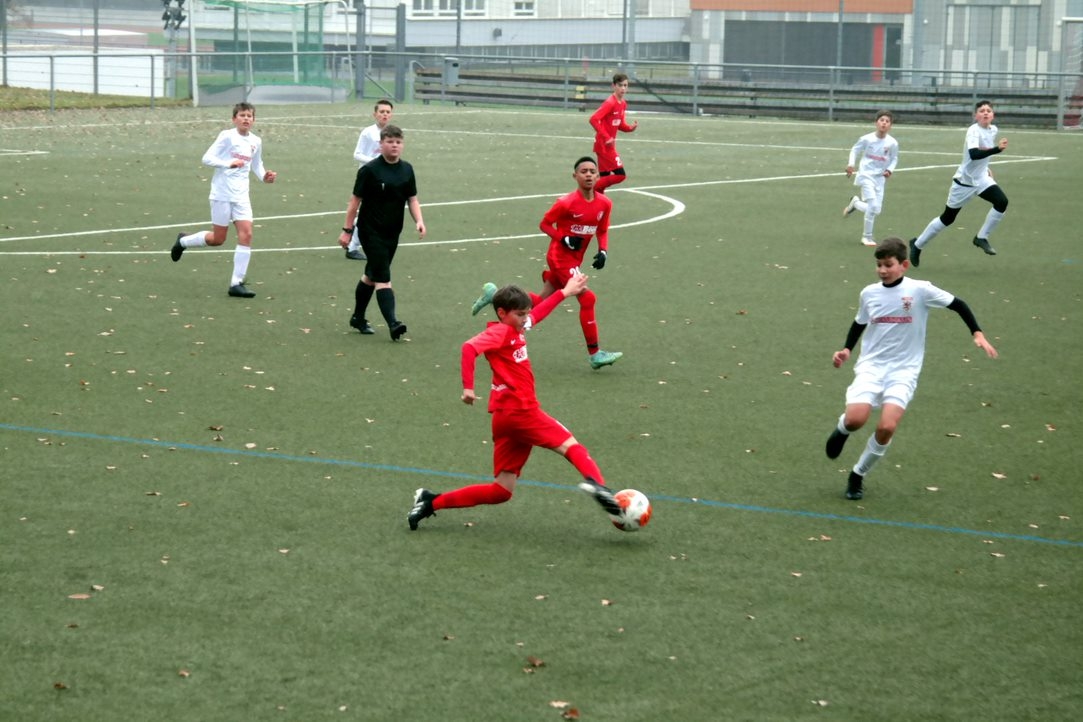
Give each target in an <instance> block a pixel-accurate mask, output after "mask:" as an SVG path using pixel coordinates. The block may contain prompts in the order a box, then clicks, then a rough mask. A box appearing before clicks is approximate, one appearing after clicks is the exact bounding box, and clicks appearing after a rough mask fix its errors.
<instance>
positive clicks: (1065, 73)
mask: <svg viewBox="0 0 1083 722" xmlns="http://www.w3.org/2000/svg"><path fill="white" fill-rule="evenodd" d="M1060 50H1061V68H1060V70H1061V73H1062V75H1061V78H1060V94H1059V102H1058V104H1057V127H1058V128H1061V129H1062V130H1063V129H1071V130H1079V129H1080V116H1083V18H1062V19H1061V44H1060Z"/></svg>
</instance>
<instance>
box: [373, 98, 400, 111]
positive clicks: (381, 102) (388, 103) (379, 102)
mask: <svg viewBox="0 0 1083 722" xmlns="http://www.w3.org/2000/svg"><path fill="white" fill-rule="evenodd" d="M381 105H386V106H387V107H388V108H391V109H392V110H394V108H395V104H394V103H392V102H391V101H390V100H388V99H387V98H381V99H380V100H377V101H376V105H374V106H372V109H373V110H379V109H380V106H381Z"/></svg>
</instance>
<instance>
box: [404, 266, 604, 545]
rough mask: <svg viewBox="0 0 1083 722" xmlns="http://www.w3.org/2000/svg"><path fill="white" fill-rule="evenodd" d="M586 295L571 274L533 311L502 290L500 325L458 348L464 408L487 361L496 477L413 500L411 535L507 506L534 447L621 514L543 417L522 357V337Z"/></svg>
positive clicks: (519, 296)
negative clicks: (483, 508) (436, 521)
mask: <svg viewBox="0 0 1083 722" xmlns="http://www.w3.org/2000/svg"><path fill="white" fill-rule="evenodd" d="M586 289H587V277H586V276H584V275H583V274H581V273H577V274H575V276H574V277H573V278H571V279H570V280H569V281H568V283H567V284H565V285H564V287H563V288H560V289H558V290H557V292H556V293H554V294H553V295H551V296H549V297H548V298H546V299H545V300H544V301H542V302H541V303H540V304H538V305H537V306H534V305H533V303H532V301H531V298H532V296H531V294H529V293H527V292H526V291H524V290H523V289H521V288H519V287H518V286H504V287H503V288H501V289H499V290H497V291H496V293H495V294H494V295H493V298H492V303H493V306H494V308H495V309H496V316H497V318H498V319H499V321H490V322H489V324H488V325H487V326H486V328H485V330H484V331H482V332H481V333H479V334H477V335H476V336H474V337H473V338H471V339H469V340H468V341H466V342H465V343H464V344H463V346H462V356H461V373H462V384H463V392H462V397H461V399H462V402H463V403H464V404H468V405H473V404H474V402H475V401H477V399H478V397H477V394H476V393H475V392H474V364H475V360H476V359H477V357H478V356H479V355H481V354H485V359H486V360H487V361H488V362H489V366H490V367H491V368H492V372H493V381H492V386H491V391H490V393H489V413H490V414H492V429H493V475H494V480H493V481H492V483H488V484H472V485H470V486H464V487H462V488H460V489H455V490H454V491H448V492H444V493H442V494H439V493H436V492H433V491H430V490H428V489H418V490H417V491H416V492H415V493H414V505H413V507H412V508H411V509H410V512H409V514H407V515H406V521H407V522H408V523H409V525H410V529H417V525H418V522H420V521H421V520H422V519H426V518H428V517H430V516H432V515H433V514H434V513H436V512H437V511H439V510H441V509H459V508H464V507H471V506H478V505H481V504H502V503H504V502H506V501H508V500H509V499H511V496H512V494H513V493H514V492H515V484H516V482H517V481H518V480H519V476H520V475H521V474H522V471H523V466H525V465H526V462H527V459H528V458H529V457H530V452H531V451H532V450H533V448H534V447H535V446H539V447H541V448H544V449H551V450H552V451H555V452H557V453H558V454H560V455H561V456H563V457H564V458H566V459H567V460H568V461H569V462H571V464H572V465H573V466H574V467H575V468H576V470H577V471H579V473H580V474H582V475H583V481H582V482H580V484H579V488H580V489H582V490H583V491H585V492H586V493H588V494H590V495H591V496H593V497H594V499H595V500H596V501H597V502H598V503H599V504H600V505H601V506H602V508H603V509H604V510H605V511H606V512H607V513H609V514H619V512H620V507H619V506H618V505H617V501H616V499H614V498H613V494H612V493H611V492H610V491H609V489H607V488H606V487H605V480H604V479H603V478H602V471H601V469H599V468H598V465H597V464H596V463H595V462H594V459H592V458H591V456H590V453H589V452H588V451H587V449H586V447H584V446H583V445H582V444H580V443H579V442H578V441H577V440H576V438H575V436H573V435H572V433H571V432H570V431H568V429H567V428H566V427H565V426H564V425H563V424H561V423H560V422H559V421H557V420H556V419H554V418H553V417H552V416H550V415H549V414H547V413H545V412H544V411H542V408H541V405H540V404H539V403H538V397H537V395H536V393H535V391H534V372H533V370H532V369H531V367H530V358H529V356H528V354H527V349H526V336H525V334H526V332H527V331H529V330H531V329H532V328H534V327H535V326H537V325H538V324H539V323H541V322H542V321H543V320H544V319H545V317H546V316H548V315H549V314H550V313H551V312H552V311H553V309H555V308H556V307H557V306H558V305H559V304H560V302H561V301H563V300H564V299H565V298H566V297H568V296H576V295H579V294H581V293H583V292H584V291H586Z"/></svg>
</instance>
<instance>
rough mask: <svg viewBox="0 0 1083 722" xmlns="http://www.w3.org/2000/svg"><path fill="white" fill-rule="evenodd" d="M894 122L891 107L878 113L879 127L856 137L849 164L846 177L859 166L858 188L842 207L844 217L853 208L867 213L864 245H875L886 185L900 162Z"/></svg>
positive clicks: (851, 211) (863, 238)
mask: <svg viewBox="0 0 1083 722" xmlns="http://www.w3.org/2000/svg"><path fill="white" fill-rule="evenodd" d="M894 123H895V116H894V115H892V113H891V111H890V110H881V111H880V112H879V113H877V114H876V130H874V131H873V132H872V133H866V134H865V135H863V136H861V137H860V138H858V139H857V142H856V143H854V147H853V148H851V149H850V159H849V160H848V161H847V163H846V177H847V178H851V177H854V171H855V167H856V171H857V176H856V177H854V185H855V186H857V187H858V192H857V195H856V196H854V197H852V198H851V199H850V202H849V203H848V204H847V205H846V207H845V208H843V209H842V217H843V218H845V217H846V216H848V215H850V214H851V213H853V212H854V211H861V212H862V213H864V214H865V227H864V230H863V231H862V233H861V243H862V245H865V246H875V245H876V241H874V240H873V235H872V229H873V225H874V224H875V223H876V216H878V215H880V211H882V210H883V208H884V186H885V185H886V183H887V179H888V178H890V177H891V174H892V173H894V172H895V165H896V164H897V163H898V162H899V142H898V141H897V140H895V139H894V138H893V137H891V135H890V134H889V131H890V130H891V126H892V125H893V124H894Z"/></svg>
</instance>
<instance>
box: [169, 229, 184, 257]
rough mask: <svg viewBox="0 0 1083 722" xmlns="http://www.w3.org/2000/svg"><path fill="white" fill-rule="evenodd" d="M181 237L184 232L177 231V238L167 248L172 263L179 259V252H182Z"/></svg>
mask: <svg viewBox="0 0 1083 722" xmlns="http://www.w3.org/2000/svg"><path fill="white" fill-rule="evenodd" d="M182 238H184V234H183V233H178V234H177V240H176V241H175V242H174V243H173V247H172V248H170V249H169V257H170V258H172V259H173V263H176V262H177V261H179V260H180V257H181V254H182V253H184V246H182V245H181V242H180V239H182Z"/></svg>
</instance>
